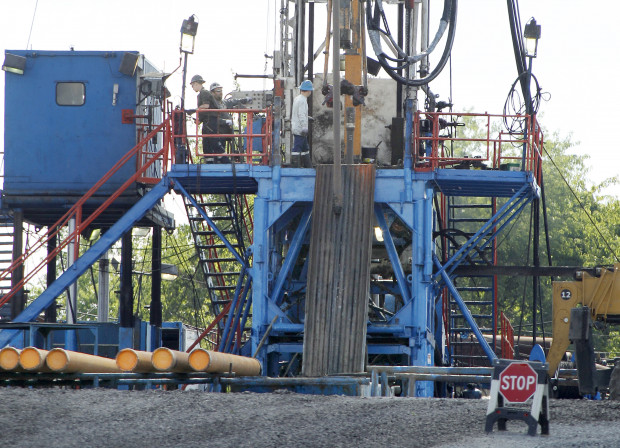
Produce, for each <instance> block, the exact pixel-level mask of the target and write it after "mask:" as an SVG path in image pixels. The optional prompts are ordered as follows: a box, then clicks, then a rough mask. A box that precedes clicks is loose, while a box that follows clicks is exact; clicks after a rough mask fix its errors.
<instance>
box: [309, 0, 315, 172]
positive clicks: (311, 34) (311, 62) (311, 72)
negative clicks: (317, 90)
mask: <svg viewBox="0 0 620 448" xmlns="http://www.w3.org/2000/svg"><path fill="white" fill-rule="evenodd" d="M308 79H309V80H310V81H312V82H314V2H312V3H309V4H308ZM312 103H313V101H310V102H309V104H308V114H309V115H310V116H311V117H312V116H313V114H314V110H313V107H312ZM309 124H310V128H309V131H308V144H309V145H310V159H311V160H312V122H310V123H309Z"/></svg>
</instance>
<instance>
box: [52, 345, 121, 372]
mask: <svg viewBox="0 0 620 448" xmlns="http://www.w3.org/2000/svg"><path fill="white" fill-rule="evenodd" d="M45 362H46V364H47V366H48V367H49V368H50V369H51V370H53V371H54V372H63V373H119V372H121V369H119V368H118V367H116V362H115V361H114V360H113V359H110V358H104V357H102V356H95V355H88V354H86V353H79V352H73V351H70V350H65V349H62V348H55V349H53V350H50V352H49V353H48V354H47V359H46V361H45Z"/></svg>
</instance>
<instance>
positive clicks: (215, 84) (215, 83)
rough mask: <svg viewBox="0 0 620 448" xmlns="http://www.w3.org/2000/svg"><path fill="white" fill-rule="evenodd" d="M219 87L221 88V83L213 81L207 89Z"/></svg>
mask: <svg viewBox="0 0 620 448" xmlns="http://www.w3.org/2000/svg"><path fill="white" fill-rule="evenodd" d="M221 88H222V86H221V84H219V83H217V82H214V83H213V84H211V86H210V87H209V90H211V91H213V90H215V89H221Z"/></svg>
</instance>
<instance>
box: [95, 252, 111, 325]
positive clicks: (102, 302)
mask: <svg viewBox="0 0 620 448" xmlns="http://www.w3.org/2000/svg"><path fill="white" fill-rule="evenodd" d="M109 315H110V260H109V258H108V252H107V251H106V252H105V253H104V254H103V255H102V256H101V258H100V259H99V297H98V303H97V321H98V322H109V320H110V317H109Z"/></svg>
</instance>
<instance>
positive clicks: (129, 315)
mask: <svg viewBox="0 0 620 448" xmlns="http://www.w3.org/2000/svg"><path fill="white" fill-rule="evenodd" d="M121 241H122V245H121V297H120V303H119V310H118V315H119V323H120V326H121V327H123V328H132V327H133V285H132V270H133V260H132V254H133V240H132V238H131V228H129V230H128V231H127V232H125V234H124V235H123V237H122V239H121ZM123 348H125V347H123Z"/></svg>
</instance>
